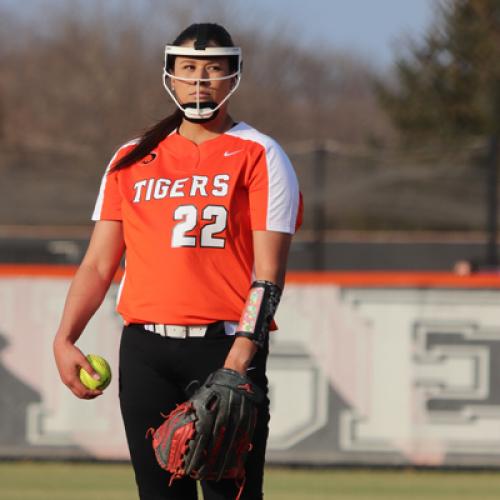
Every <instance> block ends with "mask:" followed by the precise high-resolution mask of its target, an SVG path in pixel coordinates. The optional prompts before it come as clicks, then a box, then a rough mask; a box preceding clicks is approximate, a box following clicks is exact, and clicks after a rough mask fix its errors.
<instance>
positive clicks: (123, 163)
mask: <svg viewBox="0 0 500 500" xmlns="http://www.w3.org/2000/svg"><path fill="white" fill-rule="evenodd" d="M190 40H194V46H195V48H196V49H204V48H205V47H207V45H208V44H209V43H210V42H212V43H215V44H216V45H217V46H218V47H234V43H233V40H232V38H231V35H230V34H229V33H228V32H227V30H226V29H225V28H223V27H222V26H220V25H219V24H215V23H200V24H192V25H191V26H188V27H187V28H186V29H185V30H184V31H183V32H182V33H181V34H180V35H179V36H178V37H177V38H176V39H175V40H174V42H173V43H172V45H183V44H184V43H186V42H188V41H190ZM173 60H174V58H172V61H173ZM237 64H238V62H237V60H236V59H235V58H233V57H230V58H229V65H230V69H231V71H235V70H236V68H237ZM167 69H168V70H172V68H167ZM183 117H184V113H183V112H182V111H181V110H180V109H176V110H175V111H174V112H173V113H172V114H171V115H169V116H167V117H166V118H163V120H161V121H159V122H158V123H156V124H155V125H153V127H151V128H150V129H148V130H146V132H144V134H143V135H142V136H141V138H140V139H139V142H138V143H137V144H136V145H135V147H134V148H133V149H132V150H130V151H129V152H128V153H127V154H126V155H125V156H124V157H123V158H121V159H120V160H118V161H117V162H116V164H115V165H113V167H112V169H111V171H115V170H121V169H123V168H127V167H130V166H131V165H133V164H134V163H136V162H138V161H140V160H142V159H143V158H144V157H145V156H147V155H148V154H149V153H151V151H152V150H153V149H154V148H156V146H158V144H159V143H160V142H161V141H162V140H163V139H165V137H167V135H169V134H170V133H171V132H172V131H174V130H175V129H176V128H177V127H179V125H180V124H181V123H182V119H183Z"/></svg>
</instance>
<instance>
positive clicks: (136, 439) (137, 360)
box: [119, 322, 269, 500]
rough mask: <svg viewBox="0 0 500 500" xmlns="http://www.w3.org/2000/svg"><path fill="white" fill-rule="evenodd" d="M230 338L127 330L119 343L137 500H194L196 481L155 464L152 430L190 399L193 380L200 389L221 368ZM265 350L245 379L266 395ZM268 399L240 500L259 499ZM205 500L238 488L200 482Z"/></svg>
mask: <svg viewBox="0 0 500 500" xmlns="http://www.w3.org/2000/svg"><path fill="white" fill-rule="evenodd" d="M233 341H234V337H231V336H227V335H225V333H224V325H223V323H222V322H218V323H214V324H213V325H211V326H210V327H209V328H208V331H207V334H206V336H205V337H202V338H187V339H177V338H169V337H163V336H161V335H158V334H155V333H151V332H148V331H146V330H144V329H143V327H142V326H140V325H135V324H132V325H128V326H125V327H124V329H123V333H122V338H121V344H120V369H119V377H120V379H119V394H120V407H121V411H122V416H123V421H124V424H125V432H126V435H127V442H128V446H129V450H130V456H131V459H132V465H133V468H134V472H135V478H136V483H137V486H138V490H139V497H140V499H141V500H197V498H198V497H197V488H196V481H194V480H193V479H190V478H186V479H178V480H175V481H173V483H172V485H171V486H169V480H170V475H169V473H168V472H166V471H164V470H163V469H162V468H161V467H160V466H159V465H158V463H157V462H156V458H155V456H154V451H153V448H152V444H151V442H152V440H151V438H150V437H148V438H146V432H147V430H148V429H149V428H150V427H154V428H156V427H158V426H159V425H160V424H161V423H162V422H163V417H162V416H161V413H163V414H167V413H169V412H170V411H171V410H173V409H174V408H175V406H176V405H177V404H179V403H182V402H183V401H185V400H186V399H187V398H188V397H189V396H190V395H191V394H189V390H188V391H187V390H186V388H187V387H188V386H189V384H190V383H191V382H193V381H194V380H198V381H199V382H200V383H201V384H202V383H203V382H204V381H205V379H206V378H207V376H208V375H209V373H211V372H213V371H214V370H216V369H218V368H221V367H222V366H223V364H224V360H225V358H226V355H227V353H228V352H229V349H230V348H231V345H232V343H233ZM267 354H268V347H267V346H265V348H263V349H260V350H259V351H258V352H257V354H256V355H255V357H254V359H253V361H252V363H251V365H250V366H251V367H252V369H251V370H249V371H248V376H249V377H250V378H251V379H252V380H253V381H254V382H255V383H256V384H257V385H258V386H259V387H261V388H262V389H263V390H264V391H265V392H266V394H267V390H268V389H267V378H266V374H265V370H266V361H267ZM268 423H269V400H268V399H267V397H266V401H265V402H264V404H262V405H261V406H260V407H259V416H258V420H257V427H256V430H255V435H254V439H253V448H252V451H250V453H249V454H248V459H247V463H246V482H245V487H244V490H243V493H242V496H241V500H260V499H262V498H263V474H264V456H265V449H266V442H267V436H268ZM201 487H202V490H203V498H204V500H229V499H231V500H234V499H235V498H236V495H237V493H238V487H237V485H236V483H235V481H233V480H221V481H217V482H215V481H201Z"/></svg>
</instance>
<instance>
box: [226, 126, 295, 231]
mask: <svg viewBox="0 0 500 500" xmlns="http://www.w3.org/2000/svg"><path fill="white" fill-rule="evenodd" d="M226 133H227V134H229V135H233V136H235V137H239V138H240V139H243V140H248V141H253V142H256V143H258V144H260V145H261V146H262V147H263V148H264V150H265V154H266V163H267V173H268V179H269V190H268V207H267V219H266V228H267V230H269V231H279V232H282V233H290V234H293V233H295V229H296V224H297V215H298V210H299V203H300V195H299V185H298V182H297V176H296V175H295V170H294V169H293V166H292V164H291V162H290V160H289V159H288V156H287V155H286V153H285V152H284V151H283V149H282V148H281V146H280V145H279V144H278V143H277V142H276V141H275V140H274V139H272V138H271V137H269V136H267V135H265V134H262V133H261V132H259V131H258V130H256V129H255V128H253V127H251V126H249V125H247V124H246V123H244V122H240V123H238V125H236V126H235V127H234V128H232V129H231V130H230V131H229V132H226Z"/></svg>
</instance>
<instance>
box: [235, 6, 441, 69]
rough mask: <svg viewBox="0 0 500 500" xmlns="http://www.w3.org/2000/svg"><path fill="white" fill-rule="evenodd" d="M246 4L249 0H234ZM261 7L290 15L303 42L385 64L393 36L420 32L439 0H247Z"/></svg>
mask: <svg viewBox="0 0 500 500" xmlns="http://www.w3.org/2000/svg"><path fill="white" fill-rule="evenodd" d="M233 1H235V2H236V3H240V4H242V5H243V4H248V2H249V0H233ZM251 2H252V4H253V5H255V6H256V8H258V9H259V10H261V11H262V12H263V13H268V14H269V17H272V18H275V19H279V18H283V17H285V18H286V17H289V18H290V19H291V20H292V22H293V23H294V25H295V24H296V26H297V27H298V28H299V29H298V30H296V31H297V34H296V36H297V37H298V38H301V39H302V40H304V42H308V43H318V44H328V45H331V46H333V47H335V48H338V49H342V50H346V49H347V50H354V51H357V52H360V53H363V54H365V55H366V57H367V58H368V59H369V60H371V61H372V62H373V63H375V64H376V65H381V66H387V65H388V64H390V62H391V60H392V58H393V56H394V46H395V44H397V41H398V39H399V40H400V39H401V37H403V36H405V35H407V34H410V35H413V36H416V37H417V38H418V37H419V36H422V35H423V34H424V33H425V31H426V28H427V27H428V26H429V25H430V24H431V23H432V21H433V14H434V11H433V5H435V4H436V3H437V2H438V0H251Z"/></svg>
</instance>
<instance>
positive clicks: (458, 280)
mask: <svg viewBox="0 0 500 500" xmlns="http://www.w3.org/2000/svg"><path fill="white" fill-rule="evenodd" d="M287 283H294V284H316V285H318V284H322V285H329V284H336V285H340V286H345V287H368V288H376V287H387V288H393V287H394V288H403V287H407V288H421V287H442V288H500V274H486V273H477V274H472V275H470V276H458V275H456V274H453V273H445V272H428V271H427V272H426V271H422V272H420V271H415V272H400V271H371V272H370V271H363V272H329V271H327V272H302V271H298V272H297V271H294V272H290V273H288V274H287Z"/></svg>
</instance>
